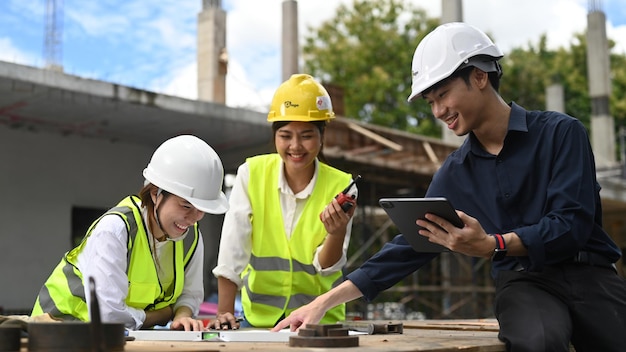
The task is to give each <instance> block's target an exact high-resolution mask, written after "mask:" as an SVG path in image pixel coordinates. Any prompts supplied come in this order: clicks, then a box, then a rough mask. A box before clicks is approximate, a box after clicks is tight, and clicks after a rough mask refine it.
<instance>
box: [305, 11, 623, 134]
mask: <svg viewBox="0 0 626 352" xmlns="http://www.w3.org/2000/svg"><path fill="white" fill-rule="evenodd" d="M438 25H439V19H438V18H429V17H428V16H427V15H426V12H425V11H424V10H423V9H419V8H416V7H413V6H412V5H411V4H410V3H407V2H406V1H401V0H354V1H353V2H352V4H351V6H348V5H341V6H340V7H339V8H338V10H337V13H336V14H335V16H334V17H333V18H332V19H330V20H328V21H325V22H323V23H322V24H321V25H320V26H319V27H317V28H311V27H310V28H309V29H308V34H307V35H306V36H305V43H304V45H303V57H304V68H305V72H307V73H310V74H312V75H314V76H315V77H318V78H320V79H321V80H322V81H324V82H325V83H327V84H328V83H331V84H333V85H335V86H338V87H340V88H341V89H342V90H343V96H344V110H345V113H344V115H345V116H346V117H349V118H354V119H358V120H362V121H365V122H369V123H373V124H378V125H383V126H387V127H391V128H396V129H399V130H404V131H409V132H413V133H418V134H422V135H428V136H434V137H440V136H441V127H440V124H438V123H437V122H436V121H435V119H434V117H433V116H432V113H431V111H430V108H429V107H428V105H427V104H408V103H407V102H406V98H407V96H408V95H409V93H410V90H411V70H410V68H411V66H410V65H411V62H412V58H413V51H414V49H415V47H416V45H417V43H419V42H420V41H421V40H422V39H423V38H424V36H425V35H426V34H428V33H429V32H430V31H431V30H433V29H434V28H435V27H436V26H438ZM491 37H492V39H494V41H495V42H496V43H497V42H498V38H497V36H493V35H492V36H491ZM609 45H610V47H613V46H614V43H612V42H609ZM527 47H528V49H525V48H521V47H519V48H514V49H512V50H511V51H510V52H508V53H506V55H505V57H504V59H503V60H502V61H501V63H502V67H503V71H504V75H503V77H502V82H501V85H500V87H501V88H500V93H501V94H502V96H503V98H504V99H505V100H507V101H515V102H516V103H518V104H520V105H522V106H524V107H525V108H527V109H545V106H546V94H545V92H546V88H547V87H548V86H549V85H551V84H553V83H560V84H562V85H563V88H564V92H565V112H566V113H567V114H569V115H571V116H574V117H576V118H578V119H580V120H581V121H582V122H583V123H584V124H585V126H587V128H589V126H590V118H591V99H590V97H589V93H588V80H587V55H586V52H587V45H586V37H585V35H584V33H583V34H580V33H579V34H576V35H574V36H573V38H572V40H571V42H570V45H569V47H562V48H558V49H556V50H554V49H549V48H548V46H547V38H546V36H545V35H543V36H541V38H540V39H539V41H538V42H537V43H528V45H527ZM611 75H612V76H611V78H612V87H613V91H612V95H611V98H610V112H611V114H612V115H613V116H614V117H615V124H616V127H618V128H619V127H620V126H624V125H625V124H626V99H623V97H624V96H625V95H626V56H625V55H618V54H612V55H611Z"/></svg>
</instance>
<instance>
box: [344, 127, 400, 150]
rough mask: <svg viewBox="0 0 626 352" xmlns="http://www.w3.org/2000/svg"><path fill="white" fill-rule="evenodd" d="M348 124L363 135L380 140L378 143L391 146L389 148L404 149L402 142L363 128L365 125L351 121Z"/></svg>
mask: <svg viewBox="0 0 626 352" xmlns="http://www.w3.org/2000/svg"><path fill="white" fill-rule="evenodd" d="M347 125H348V127H349V128H350V129H351V130H353V131H355V132H357V133H360V134H362V135H364V136H366V137H368V138H371V139H373V140H374V141H376V142H378V143H380V144H382V145H384V146H387V147H389V148H391V149H393V150H395V151H398V152H399V151H402V149H403V148H402V146H401V145H400V144H398V143H396V142H392V141H390V140H388V139H387V138H385V137H383V136H381V135H379V134H376V133H374V132H372V131H370V130H368V129H367V128H363V127H361V126H359V125H357V124H354V123H351V122H348V123H347Z"/></svg>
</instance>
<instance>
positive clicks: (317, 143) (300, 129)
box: [274, 121, 322, 172]
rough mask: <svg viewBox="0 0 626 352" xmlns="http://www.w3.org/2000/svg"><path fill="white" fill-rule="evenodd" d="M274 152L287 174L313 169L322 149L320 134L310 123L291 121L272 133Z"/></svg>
mask: <svg viewBox="0 0 626 352" xmlns="http://www.w3.org/2000/svg"><path fill="white" fill-rule="evenodd" d="M274 145H275V146H276V151H277V152H278V154H279V155H280V157H281V158H282V159H283V162H284V163H285V169H286V170H287V172H289V171H291V170H293V171H301V170H304V169H307V168H313V167H314V161H315V158H316V157H317V155H318V154H319V152H320V150H321V149H322V134H321V132H320V130H319V128H318V127H317V126H316V125H314V124H312V123H310V122H300V121H292V122H289V123H288V124H286V125H284V126H282V127H280V128H278V129H277V130H276V132H275V133H274Z"/></svg>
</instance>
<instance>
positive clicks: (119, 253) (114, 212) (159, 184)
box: [31, 135, 228, 331]
mask: <svg viewBox="0 0 626 352" xmlns="http://www.w3.org/2000/svg"><path fill="white" fill-rule="evenodd" d="M143 175H144V177H145V182H144V186H143V188H142V189H141V190H140V192H139V194H138V195H133V196H128V197H126V198H124V199H123V200H121V201H120V202H119V203H118V204H117V205H116V206H115V207H113V208H111V209H110V210H109V211H107V212H106V213H105V214H104V215H102V216H101V217H100V218H99V219H97V220H96V221H95V222H94V223H93V224H92V225H91V227H90V228H89V230H88V231H87V234H86V235H85V237H84V239H83V240H82V242H81V243H80V244H79V245H78V246H77V247H76V248H74V249H72V250H71V251H69V252H67V253H66V254H65V255H64V256H63V259H62V260H61V262H60V263H59V264H58V265H57V267H56V268H55V269H54V271H53V272H52V274H51V275H50V277H49V278H48V280H47V281H46V283H45V284H44V285H43V287H42V288H41V290H40V292H39V295H38V297H37V301H36V303H35V306H34V308H33V311H32V313H31V315H32V316H37V315H41V314H44V313H47V314H49V315H50V316H52V317H53V318H55V319H61V320H79V321H89V320H90V317H89V311H88V307H89V305H88V302H87V301H88V298H89V293H88V292H87V291H88V289H89V285H86V284H85V283H86V282H87V280H88V278H89V277H93V278H94V280H95V282H96V292H97V297H98V303H99V305H100V314H101V319H102V321H103V322H111V323H124V325H125V326H126V327H127V328H129V329H139V328H150V327H153V326H156V325H167V324H168V323H170V322H171V324H170V328H171V329H176V330H196V331H197V330H202V329H204V326H203V324H202V321H200V320H198V319H195V316H196V315H197V314H198V311H199V307H200V303H202V301H203V299H204V288H203V281H202V280H203V276H202V270H203V263H204V244H203V241H202V235H201V233H200V230H199V228H198V224H197V222H198V221H200V219H202V217H203V216H204V214H205V213H211V214H223V213H224V212H226V210H227V209H228V202H227V200H226V197H225V195H224V193H223V192H222V180H223V176H224V169H223V166H222V162H221V160H220V158H219V156H218V155H217V153H216V152H215V151H214V150H213V148H211V147H210V146H209V145H208V144H207V143H205V142H204V141H202V140H201V139H199V138H197V137H195V136H191V135H182V136H177V137H174V138H171V139H169V140H167V141H165V142H164V143H163V144H161V146H159V147H158V148H157V150H156V151H155V152H154V154H153V155H152V158H151V160H150V163H149V164H148V166H147V167H146V168H145V170H144V171H143Z"/></svg>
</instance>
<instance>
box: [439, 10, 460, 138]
mask: <svg viewBox="0 0 626 352" xmlns="http://www.w3.org/2000/svg"><path fill="white" fill-rule="evenodd" d="M461 21H463V1H462V0H441V23H450V22H461ZM441 139H443V141H444V142H446V143H450V144H452V145H457V146H459V145H461V144H463V141H464V140H465V136H463V137H459V136H457V135H456V134H454V132H452V131H450V130H449V129H448V127H447V126H446V125H445V124H443V123H441Z"/></svg>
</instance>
